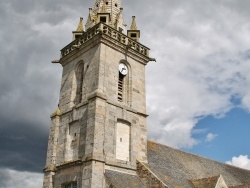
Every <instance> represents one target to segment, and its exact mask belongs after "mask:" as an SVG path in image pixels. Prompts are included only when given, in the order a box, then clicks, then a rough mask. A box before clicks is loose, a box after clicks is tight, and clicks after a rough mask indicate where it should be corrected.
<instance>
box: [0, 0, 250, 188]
mask: <svg viewBox="0 0 250 188" xmlns="http://www.w3.org/2000/svg"><path fill="white" fill-rule="evenodd" d="M93 2H94V1H93V0H60V1H59V0H43V1H38V0H22V1H20V0H8V1H7V0H0V153H1V155H0V188H2V187H6V186H7V187H10V188H23V187H26V188H34V187H38V188H39V187H42V179H43V174H42V170H43V167H44V164H45V158H46V148H47V139H48V132H49V126H50V118H49V117H50V114H51V113H52V112H54V111H55V109H56V107H57V103H58V97H59V90H60V79H61V74H62V67H61V66H60V65H54V64H52V63H51V61H52V60H55V59H59V58H60V49H62V48H63V47H64V46H66V45H67V44H68V43H70V42H71V40H72V31H73V30H75V29H76V27H77V24H78V21H79V17H83V18H84V20H85V21H86V19H87V14H88V8H89V7H92V5H93ZM122 3H123V7H124V11H123V16H124V19H125V22H126V23H127V25H128V26H130V23H131V17H132V16H134V15H135V16H136V19H137V26H138V28H139V29H140V30H141V39H140V42H141V43H142V44H144V45H146V46H148V47H149V48H150V49H151V51H150V56H151V57H153V58H156V60H157V62H150V63H149V64H148V65H147V67H146V80H147V83H146V86H147V114H149V118H148V122H147V125H148V138H149V139H151V140H154V141H156V142H159V143H163V144H166V145H170V146H173V147H175V148H180V149H182V150H185V151H188V152H192V153H195V154H198V155H202V156H205V157H207V158H211V159H213V160H217V161H220V162H226V163H228V164H231V165H236V166H239V167H242V168H246V169H250V147H249V142H250V137H249V136H248V133H249V132H250V74H249V71H250V22H249V20H250V19H249V18H250V1H249V0H241V1H235V0H202V1H199V0H175V1H173V0H157V1H150V0H137V1H134V0H123V1H122ZM34 180H35V181H34Z"/></svg>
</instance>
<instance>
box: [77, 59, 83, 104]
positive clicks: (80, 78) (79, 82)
mask: <svg viewBox="0 0 250 188" xmlns="http://www.w3.org/2000/svg"><path fill="white" fill-rule="evenodd" d="M75 73H76V97H75V104H79V103H81V102H82V92H83V91H82V89H83V88H82V86H83V79H84V63H83V61H80V62H79V63H78V64H77V66H76V71H75Z"/></svg>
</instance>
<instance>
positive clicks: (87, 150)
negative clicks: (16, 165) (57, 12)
mask: <svg viewBox="0 0 250 188" xmlns="http://www.w3.org/2000/svg"><path fill="white" fill-rule="evenodd" d="M139 39H140V30H139V29H138V28H137V25H136V18H135V16H133V17H132V20H131V26H130V28H129V29H128V30H127V29H126V24H125V23H124V20H123V8H122V5H121V0H95V2H94V5H93V7H92V8H90V9H89V15H88V18H87V21H86V23H83V19H82V18H80V21H79V25H78V27H77V29H76V31H73V40H72V42H71V43H69V44H68V45H67V46H65V47H64V48H63V49H62V50H61V57H60V59H59V60H56V61H53V62H52V63H55V64H61V66H62V67H63V73H62V80H61V89H60V98H59V104H58V108H57V110H56V111H55V112H54V113H53V114H52V115H51V126H50V133H49V140H48V149H47V159H46V166H45V168H44V182H43V188H163V187H164V188H250V171H248V170H244V169H240V168H237V167H233V166H230V165H227V164H223V163H219V162H216V161H213V160H209V159H206V158H203V157H200V156H197V155H193V154H190V153H186V152H183V151H180V150H177V149H173V148H171V147H168V146H166V145H162V144H158V143H155V142H153V141H148V140H147V124H146V118H147V116H148V115H147V113H146V93H145V66H146V65H147V63H149V62H150V61H154V60H155V59H153V58H150V56H149V51H150V49H149V48H148V47H146V46H144V45H143V44H141V43H140V42H139Z"/></svg>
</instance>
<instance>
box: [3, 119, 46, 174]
mask: <svg viewBox="0 0 250 188" xmlns="http://www.w3.org/2000/svg"><path fill="white" fill-rule="evenodd" d="M43 126H44V125H42V124H40V125H36V126H34V125H33V124H28V123H27V122H16V121H11V120H10V119H7V120H4V119H2V118H1V126H0V143H1V147H0V153H1V157H0V164H1V168H11V169H15V170H19V171H31V172H41V171H42V169H43V167H44V164H45V158H46V147H47V139H48V135H47V131H44V130H43V128H42V127H43Z"/></svg>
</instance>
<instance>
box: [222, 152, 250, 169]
mask: <svg viewBox="0 0 250 188" xmlns="http://www.w3.org/2000/svg"><path fill="white" fill-rule="evenodd" d="M226 163H227V164H230V165H234V166H237V167H240V168H245V169H248V170H250V159H249V158H248V156H247V155H240V156H239V157H233V158H232V160H231V161H227V162H226Z"/></svg>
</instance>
